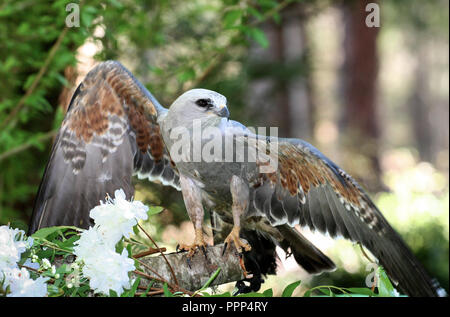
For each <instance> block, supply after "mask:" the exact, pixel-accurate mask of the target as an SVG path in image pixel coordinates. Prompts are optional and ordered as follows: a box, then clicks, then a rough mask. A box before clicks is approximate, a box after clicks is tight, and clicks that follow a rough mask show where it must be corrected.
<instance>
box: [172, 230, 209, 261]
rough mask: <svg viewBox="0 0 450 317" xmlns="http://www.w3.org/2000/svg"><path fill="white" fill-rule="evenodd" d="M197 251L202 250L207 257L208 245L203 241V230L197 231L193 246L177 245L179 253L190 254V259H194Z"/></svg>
mask: <svg viewBox="0 0 450 317" xmlns="http://www.w3.org/2000/svg"><path fill="white" fill-rule="evenodd" d="M197 250H202V251H203V254H204V255H205V257H206V243H205V241H204V240H203V231H202V229H196V230H195V240H194V243H193V244H191V245H188V244H179V245H177V252H183V251H186V252H188V254H187V256H188V258H190V257H192V256H193V255H194V254H195V252H196V251H197Z"/></svg>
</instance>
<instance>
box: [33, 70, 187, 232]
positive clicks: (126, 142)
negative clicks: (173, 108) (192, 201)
mask: <svg viewBox="0 0 450 317" xmlns="http://www.w3.org/2000/svg"><path fill="white" fill-rule="evenodd" d="M166 111H167V110H166V109H165V108H163V107H162V106H161V105H160V104H159V103H158V101H157V100H156V99H155V98H154V97H153V96H152V95H151V94H150V93H149V92H148V91H147V89H145V87H143V86H142V84H140V83H139V81H138V80H136V79H135V78H134V77H133V75H132V74H131V73H130V72H129V71H128V70H127V69H126V68H125V67H123V66H122V65H121V64H120V63H118V62H115V61H107V62H103V63H100V64H99V65H98V66H96V67H95V68H94V69H93V70H91V71H90V72H89V73H88V74H87V75H86V78H85V79H84V80H83V81H82V82H81V84H80V85H79V86H78V88H77V89H76V91H75V93H74V95H73V97H72V100H71V101H70V105H69V108H68V112H67V114H66V116H65V118H64V120H63V122H62V125H61V128H60V130H59V132H58V134H57V136H56V139H55V142H54V144H53V147H52V151H51V156H50V160H49V162H48V164H47V167H46V169H45V172H44V176H43V179H42V182H41V184H40V187H39V191H38V195H37V198H36V201H35V206H34V210H33V215H32V219H31V224H30V228H29V231H30V233H33V232H35V231H36V230H38V229H40V228H42V227H48V226H54V225H74V226H78V227H87V226H89V225H90V223H91V221H90V218H89V211H90V209H92V208H93V207H94V206H96V205H98V204H99V201H100V200H104V199H105V197H106V195H108V194H109V195H113V194H114V191H115V190H117V189H120V188H122V189H123V190H124V191H125V194H126V196H127V198H128V199H130V198H131V197H132V195H133V193H134V189H133V186H132V184H131V178H132V175H133V174H137V175H138V177H139V178H149V179H150V180H159V181H161V182H162V183H163V184H168V185H172V186H174V187H176V188H179V178H178V172H177V171H176V168H174V165H173V164H172V163H171V160H170V157H169V154H168V152H167V150H166V149H165V146H164V142H163V139H162V136H161V134H160V132H159V126H158V123H157V118H158V116H161V115H164V113H165V112H166Z"/></svg>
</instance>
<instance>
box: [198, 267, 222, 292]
mask: <svg viewBox="0 0 450 317" xmlns="http://www.w3.org/2000/svg"><path fill="white" fill-rule="evenodd" d="M220 271H221V268H220V267H219V268H218V269H217V270H216V271H215V272H214V273H213V275H211V277H210V278H209V279H208V281H206V283H205V284H204V285H203V286H202V288H201V289H200V290H204V289H206V288H208V287H209V285H211V283H212V282H213V281H214V280H215V279H216V278H217V276H218V275H219V273H220Z"/></svg>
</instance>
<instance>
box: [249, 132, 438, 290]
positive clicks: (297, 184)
mask: <svg viewBox="0 0 450 317" xmlns="http://www.w3.org/2000/svg"><path fill="white" fill-rule="evenodd" d="M272 141H273V142H277V150H275V151H274V152H276V153H270V155H275V156H276V158H274V161H275V160H276V162H277V168H276V170H274V171H273V172H271V173H264V174H260V177H259V180H258V181H257V182H256V183H255V184H254V185H253V186H254V188H255V190H254V198H253V202H254V208H255V209H256V210H257V211H258V212H259V213H260V214H261V215H264V216H265V217H266V218H267V219H268V220H269V222H270V223H271V225H272V226H283V225H290V226H294V225H296V224H299V225H301V226H307V227H309V228H311V229H312V230H318V231H320V232H322V233H328V234H329V235H330V236H332V237H336V236H343V237H344V238H346V239H349V240H352V241H355V242H359V243H361V244H362V245H364V246H365V247H366V248H367V249H369V250H370V251H371V252H372V253H373V255H375V256H376V257H377V259H378V260H379V262H380V263H381V265H383V267H384V268H385V270H386V271H387V273H388V274H389V275H390V277H391V278H392V279H393V280H394V281H395V282H398V286H399V288H400V289H401V290H403V291H404V292H405V293H406V294H408V295H410V296H437V295H438V294H439V291H438V289H439V288H438V284H437V283H436V281H435V280H432V279H431V278H430V277H429V276H428V274H427V272H426V271H425V269H424V268H423V266H422V265H421V264H420V262H419V261H418V260H417V259H416V257H415V256H414V255H413V253H412V252H411V250H410V249H409V248H408V246H407V245H406V244H405V242H404V241H403V240H402V238H401V237H400V236H399V234H398V233H397V232H396V231H395V230H394V229H393V228H392V227H391V226H390V225H389V223H388V222H387V220H386V219H385V218H384V217H383V215H382V214H381V212H380V211H379V210H378V208H377V207H376V206H375V204H374V203H373V202H372V201H371V199H370V198H369V196H368V195H367V194H366V193H365V191H364V190H363V189H362V188H361V187H360V185H359V184H358V183H357V182H356V181H355V180H354V179H353V178H352V177H350V176H349V175H348V174H347V173H345V172H344V171H343V170H342V169H340V168H339V167H338V166H336V165H335V164H334V163H333V162H331V161H330V160H329V159H328V158H326V157H325V156H324V155H323V154H321V153H320V152H319V151H318V150H317V149H315V148H314V147H313V146H311V145H310V144H308V143H306V142H304V141H301V140H296V139H273V140H271V142H272Z"/></svg>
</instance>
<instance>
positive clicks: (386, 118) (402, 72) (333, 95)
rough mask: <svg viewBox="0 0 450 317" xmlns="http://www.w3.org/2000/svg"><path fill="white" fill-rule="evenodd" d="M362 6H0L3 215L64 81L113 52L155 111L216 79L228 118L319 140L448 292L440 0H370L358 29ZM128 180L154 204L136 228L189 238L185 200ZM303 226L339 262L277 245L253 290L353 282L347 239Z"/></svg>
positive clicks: (26, 186)
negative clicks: (72, 19)
mask: <svg viewBox="0 0 450 317" xmlns="http://www.w3.org/2000/svg"><path fill="white" fill-rule="evenodd" d="M69 2H73V3H77V4H78V3H79V4H80V5H79V8H80V20H79V21H80V25H79V27H67V26H66V24H65V21H66V17H67V16H68V15H69V14H70V13H71V12H73V11H72V10H69V11H66V5H67V4H68V3H69ZM370 2H375V3H377V2H376V1H365V0H364V1H363V0H361V1H351V0H346V1H343V0H341V1H331V0H316V1H312V0H303V1H282V0H280V1H275V0H242V1H238V0H192V1H177V0H154V1H144V0H137V1H131V0H126V1H119V0H101V1H100V0H92V1H87V0H86V1H81V3H80V2H79V1H66V0H57V1H53V0H52V1H44V0H40V1H34V0H33V1H32V0H0V224H6V223H8V222H10V223H11V225H12V226H14V227H19V228H22V229H25V230H26V228H27V225H28V221H29V218H30V216H31V211H32V207H33V203H34V198H35V195H36V192H37V188H38V185H39V183H40V180H41V177H42V175H43V172H44V168H45V165H46V163H47V161H48V158H49V153H50V149H51V144H52V139H53V137H54V136H55V134H56V132H57V129H58V128H59V125H60V123H61V120H62V118H63V117H64V113H65V111H66V108H67V106H68V102H69V100H70V97H71V95H72V93H73V91H74V89H75V87H76V85H77V84H78V83H79V82H80V81H81V79H82V78H83V77H84V76H85V74H86V73H87V72H88V71H89V70H90V69H91V68H92V67H93V66H94V65H95V64H96V63H97V62H98V61H103V60H106V59H115V60H119V61H120V62H122V63H123V64H124V65H125V66H126V67H127V68H129V69H130V70H131V71H132V72H133V74H134V75H135V76H136V77H137V78H138V79H139V80H140V81H141V82H142V83H143V84H145V85H146V86H147V88H148V89H149V90H150V91H151V92H152V93H153V94H154V95H155V97H156V98H157V99H158V100H159V101H160V102H161V103H162V104H163V105H165V106H166V107H168V106H169V105H170V104H171V102H172V101H173V100H174V99H175V98H176V97H177V96H178V95H179V94H181V93H182V92H184V91H185V90H187V89H190V88H193V87H203V88H208V89H213V90H216V91H218V92H220V93H221V94H223V95H225V96H227V98H228V105H229V107H230V110H231V118H232V119H234V120H237V121H240V122H242V123H244V124H247V125H251V126H255V127H261V126H277V127H279V135H280V136H283V137H296V138H302V139H304V140H306V141H308V142H310V143H312V144H313V145H315V146H316V147H317V148H319V150H321V151H322V152H323V153H324V154H326V155H327V156H328V157H330V158H331V159H332V160H333V161H335V162H336V163H338V164H339V165H340V166H341V167H343V168H344V169H345V170H346V171H347V172H349V173H350V174H351V175H353V176H354V177H355V178H356V179H357V180H358V181H360V183H361V184H362V185H363V187H365V188H366V189H367V190H368V191H369V192H370V193H371V196H372V197H373V199H374V201H375V202H376V204H377V205H378V206H379V208H380V209H381V210H382V212H383V213H384V215H385V216H386V217H387V219H388V220H389V221H390V222H391V224H392V225H393V226H394V227H395V228H396V229H397V230H398V231H399V232H400V233H401V235H402V236H403V237H404V238H405V240H406V241H407V243H408V244H409V245H410V246H411V247H412V248H413V250H414V252H415V254H416V255H417V257H418V258H419V259H420V260H421V261H422V262H423V263H424V265H425V266H426V268H427V270H428V271H429V272H430V273H431V275H433V276H435V277H437V278H438V279H439V281H440V282H441V284H442V286H443V287H444V288H446V289H447V291H448V278H449V277H448V276H449V264H448V259H449V254H448V248H449V185H448V184H449V180H448V171H449V33H448V32H449V30H448V28H449V25H448V24H449V23H448V21H449V17H448V14H449V3H448V1H446V0H432V1H423V0H385V1H382V2H381V1H379V2H378V4H379V8H380V27H379V28H377V27H373V28H369V27H367V26H366V23H365V20H366V17H367V15H368V14H369V13H370V12H366V10H365V8H366V5H367V4H368V3H370ZM136 186H137V187H136V188H137V192H136V199H140V200H143V201H144V202H146V203H147V204H154V205H161V206H164V207H165V208H166V209H165V210H164V211H163V212H162V213H161V214H159V215H156V216H153V217H152V218H151V219H150V221H148V222H147V223H146V224H145V226H146V227H147V229H148V230H149V232H151V233H152V235H153V236H154V237H155V238H157V240H158V241H160V244H163V245H165V246H168V248H169V250H171V249H172V250H173V248H174V246H175V245H176V242H177V241H185V242H189V241H190V239H192V237H193V229H192V226H191V224H190V223H189V222H187V220H188V218H187V214H186V212H185V208H184V205H183V203H182V199H181V194H180V193H179V192H177V191H175V190H172V189H171V188H163V187H162V186H161V185H158V184H150V183H149V182H146V181H138V180H136ZM74 199H76V198H74ZM304 232H305V234H306V235H307V236H308V237H310V238H311V239H312V240H314V242H315V243H316V244H317V245H318V246H319V248H321V249H322V250H323V251H324V252H325V253H326V254H328V255H329V256H330V257H331V258H332V259H333V260H334V261H335V262H336V263H337V264H338V266H339V267H340V268H339V269H338V270H337V271H336V272H333V273H328V274H322V275H319V276H316V277H312V276H308V275H307V274H306V273H305V272H304V271H303V270H302V269H301V268H299V267H298V266H297V265H296V264H295V262H294V260H293V259H292V258H290V259H287V260H284V255H283V254H281V253H280V259H281V263H280V266H279V270H278V273H279V276H278V277H276V278H274V277H270V278H269V279H268V280H267V282H266V283H265V284H264V285H263V289H265V288H268V287H273V288H274V294H275V295H279V294H280V291H281V290H282V289H283V288H284V286H286V285H287V284H289V283H291V282H293V281H296V280H299V279H302V281H303V283H302V286H304V287H307V286H314V285H318V284H322V285H323V284H328V285H337V286H342V287H364V286H365V285H364V283H365V278H366V276H367V275H368V274H369V273H370V272H368V271H366V267H367V264H368V263H369V262H368V261H367V259H365V258H364V257H363V256H362V255H361V252H360V251H359V248H358V247H357V246H355V245H352V244H351V243H349V242H347V241H344V240H338V241H333V240H331V239H330V238H328V237H325V236H323V235H320V234H317V233H312V232H308V231H307V230H304ZM227 287H228V288H229V287H232V286H230V285H225V286H223V288H227ZM303 291H304V288H303V289H301V288H299V289H298V294H301V293H302V292H303Z"/></svg>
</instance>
